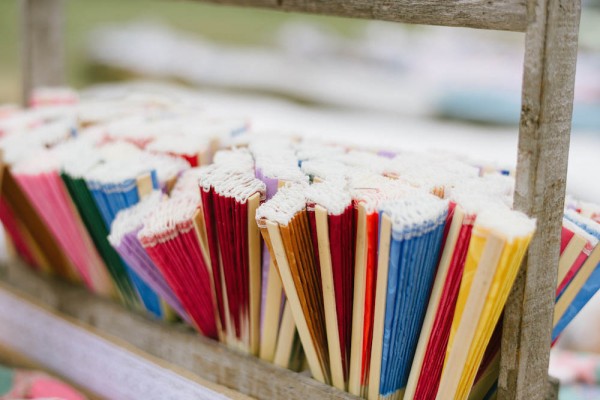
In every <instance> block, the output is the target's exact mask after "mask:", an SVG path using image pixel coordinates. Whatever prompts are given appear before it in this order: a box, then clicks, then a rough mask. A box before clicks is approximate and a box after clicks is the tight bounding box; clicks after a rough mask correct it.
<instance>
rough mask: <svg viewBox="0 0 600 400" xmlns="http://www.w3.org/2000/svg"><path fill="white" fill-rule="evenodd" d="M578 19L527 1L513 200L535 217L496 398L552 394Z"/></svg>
mask: <svg viewBox="0 0 600 400" xmlns="http://www.w3.org/2000/svg"><path fill="white" fill-rule="evenodd" d="M580 13H581V3H580V0H529V1H528V27H527V31H526V37H525V66H524V74H523V92H522V106H521V122H520V128H519V154H518V165H517V176H516V189H515V199H514V202H515V207H516V208H517V209H518V210H521V211H524V212H525V213H527V214H529V215H531V216H534V217H536V218H537V233H536V235H535V237H534V239H533V241H532V243H531V246H530V248H529V252H528V254H527V259H526V261H525V264H524V266H523V268H522V269H521V271H520V273H519V276H518V277H517V281H516V282H515V286H514V287H513V291H512V293H511V295H510V298H509V301H508V304H507V307H506V311H505V316H504V328H503V334H502V353H501V364H500V365H501V367H500V378H499V381H498V398H499V399H500V400H518V399H520V400H525V399H526V400H533V399H542V398H552V397H550V396H553V395H555V394H548V391H549V389H548V388H549V387H552V385H550V384H549V383H548V362H549V354H550V338H551V336H550V333H551V331H552V314H553V309H554V300H555V290H556V280H557V269H558V258H559V245H560V228H561V223H562V215H563V208H564V197H565V184H566V177H567V161H568V155H569V137H570V130H571V116H572V111H573V87H574V80H575V64H576V57H577V38H578V31H579V17H580ZM554 390H556V389H554Z"/></svg>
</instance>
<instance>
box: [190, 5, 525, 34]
mask: <svg viewBox="0 0 600 400" xmlns="http://www.w3.org/2000/svg"><path fill="white" fill-rule="evenodd" d="M194 1H201V2H205V3H215V4H224V5H232V6H243V7H259V8H268V9H272V10H278V11H289V12H300V13H310V14H320V15H333V16H338V17H352V18H363V19H371V20H381V21H392V22H405V23H410V24H424V25H444V26H464V27H470V28H481V29H496V30H505V31H517V32H524V31H525V29H526V28H527V7H526V5H525V4H526V3H525V1H523V0H463V1H456V0H373V1H369V0H330V1H327V0H194Z"/></svg>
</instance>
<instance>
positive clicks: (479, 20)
mask: <svg viewBox="0 0 600 400" xmlns="http://www.w3.org/2000/svg"><path fill="white" fill-rule="evenodd" d="M194 1H204V2H207V3H214V4H224V5H235V6H244V7H260V8H268V9H273V10H279V11H291V12H304V13H312V14H325V15H334V16H343V17H354V18H366V19H376V20H384V21H395V22H407V23H415V24H430V25H446V26H462V27H472V28H482V29H496V30H509V31H520V32H525V62H524V67H523V90H522V105H521V121H520V125H519V146H518V149H517V151H518V164H517V175H516V187H515V208H516V209H518V210H520V211H523V212H525V213H527V214H528V215H530V216H532V217H535V218H537V221H538V226H537V232H536V235H535V237H534V238H533V240H532V242H531V246H530V248H529V251H528V255H527V259H526V261H525V264H524V265H523V267H522V268H521V271H520V273H519V275H518V277H517V280H516V282H515V285H514V287H513V290H512V293H511V296H510V298H509V301H508V303H507V307H506V310H505V317H504V325H503V335H502V351H501V360H500V378H499V381H498V399H499V400H534V399H543V398H555V396H556V393H557V391H556V389H555V388H554V389H553V390H551V395H548V390H549V384H548V362H549V356H550V342H551V340H550V339H551V331H552V329H551V328H552V313H553V309H554V301H555V288H556V278H557V270H558V257H559V244H560V231H561V221H562V215H563V206H564V199H565V187H566V177H567V165H568V154H569V139H570V133H571V117H572V111H573V91H574V82H575V65H576V60H577V42H578V32H579V20H580V14H581V0H505V1H499V0H423V1H416V0H412V1H411V0H385V1H383V0H372V1H368V0H329V1H327V0H194ZM22 4H23V10H22V33H23V40H22V54H23V57H22V58H23V73H22V75H23V94H24V96H23V99H24V100H25V99H27V96H28V94H29V93H31V90H32V88H34V87H36V86H43V85H57V84H61V83H62V82H63V78H64V62H63V54H64V52H63V48H64V38H63V15H64V13H63V6H64V1H63V0H23V1H22ZM38 281H39V280H36V279H34V278H33V277H32V282H38ZM56 285H58V284H57V283H52V284H51V287H52V288H54V289H53V290H46V293H54V292H55V291H56V289H57V286H56ZM61 290H62V289H61ZM65 290H66V292H65V293H67V294H65V295H64V296H63V295H59V294H56V293H55V294H53V295H52V296H51V297H52V298H53V299H55V301H56V302H57V305H58V306H59V308H60V309H61V311H63V312H65V313H67V314H69V313H70V315H74V316H77V317H80V318H82V319H84V320H87V321H88V322H90V323H92V325H101V326H102V328H103V329H106V330H107V331H110V332H111V333H113V334H115V335H117V336H119V335H121V336H120V337H124V338H125V340H129V341H131V342H132V343H134V344H137V345H139V347H141V348H144V349H148V351H149V352H151V353H152V354H157V355H159V356H160V357H165V358H166V359H173V360H176V361H177V362H178V363H179V364H182V365H183V366H185V367H189V368H191V369H202V370H203V371H204V372H203V373H205V374H206V375H207V376H210V377H211V378H212V380H214V381H219V382H221V383H223V384H225V385H226V386H230V384H231V386H230V387H236V388H237V387H239V389H240V391H241V392H242V393H248V394H252V395H254V394H253V393H255V392H256V393H257V397H259V398H260V397H264V396H265V395H268V396H267V397H270V398H271V397H272V398H290V399H302V400H304V399H306V398H308V399H313V398H351V397H347V396H348V395H346V394H344V393H341V392H338V391H337V390H335V389H333V388H328V387H324V386H323V385H320V384H318V383H317V382H315V381H313V380H311V379H310V378H308V377H306V376H302V375H297V374H294V373H292V372H289V371H283V370H279V369H277V368H274V367H273V366H270V365H268V364H265V363H261V362H260V361H256V360H251V359H249V358H248V357H243V356H240V355H238V354H235V353H231V352H228V350H226V349H224V348H222V347H219V346H218V345H215V344H214V343H211V344H210V345H208V344H207V342H206V341H205V340H204V339H201V338H198V337H197V336H196V335H193V336H192V335H191V334H190V333H185V334H184V333H176V332H174V331H173V330H172V329H169V330H165V328H164V327H162V328H161V327H160V326H159V325H157V324H153V323H149V322H148V321H145V320H140V319H139V318H131V317H130V316H129V314H127V313H125V311H124V310H122V309H119V308H115V307H116V306H115V305H111V304H108V303H103V302H101V301H99V300H98V299H93V298H91V297H90V296H89V295H88V296H86V295H84V294H83V293H81V291H80V290H79V291H74V290H73V289H69V290H67V289H65ZM30 292H31V293H32V294H38V295H39V294H40V293H41V292H43V290H42V289H41V286H40V293H38V291H37V290H36V289H35V288H33V289H32V290H31V291H30ZM69 295H71V296H73V297H71V298H69V297H68V296H69ZM65 296H66V297H65ZM107 318H108V319H107ZM132 321H135V322H132ZM182 335H183V336H182ZM185 335H187V336H185ZM192 338H193V339H192ZM173 343H174V344H173ZM183 343H187V344H183ZM191 343H193V345H192V344H191ZM186 346H187V347H186ZM182 349H185V350H182ZM198 349H200V350H198ZM220 358H223V360H220ZM208 379H210V378H208ZM236 382H238V383H236ZM263 386H264V387H263ZM261 390H266V392H264V391H261Z"/></svg>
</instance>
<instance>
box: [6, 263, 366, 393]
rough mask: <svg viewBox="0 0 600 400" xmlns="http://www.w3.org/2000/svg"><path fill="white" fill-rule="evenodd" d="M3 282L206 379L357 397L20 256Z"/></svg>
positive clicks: (249, 388) (260, 389)
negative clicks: (40, 270)
mask: <svg viewBox="0 0 600 400" xmlns="http://www.w3.org/2000/svg"><path fill="white" fill-rule="evenodd" d="M2 286H4V288H11V289H10V290H12V291H15V292H16V293H19V294H21V295H22V296H26V297H30V298H32V299H35V300H37V301H39V302H41V303H42V304H44V305H45V306H46V307H47V308H49V309H51V310H53V311H55V312H57V313H60V314H63V315H65V316H67V317H71V318H74V319H76V320H78V321H81V322H83V323H84V324H86V325H89V326H90V327H93V328H96V329H97V330H98V331H100V332H102V333H105V334H108V335H111V336H113V337H116V338H118V339H120V340H122V341H124V342H126V343H127V344H129V345H131V346H133V347H135V348H136V349H139V350H141V351H143V352H145V353H148V354H150V355H152V356H155V357H158V358H159V359H161V360H164V361H166V362H169V363H171V364H173V365H175V366H178V367H181V368H183V369H185V370H187V371H190V372H191V373H193V374H195V375H197V376H199V377H200V378H202V379H205V380H206V381H209V382H213V383H216V384H218V385H222V386H225V387H227V388H230V389H233V390H234V391H236V392H239V393H242V394H244V395H248V396H250V397H253V398H255V399H265V400H267V399H290V400H307V399H337V400H356V399H358V398H357V397H355V396H353V395H351V394H349V393H345V392H342V391H340V390H337V389H335V388H334V387H332V386H327V385H324V384H322V383H319V382H317V381H316V380H314V379H312V378H311V377H310V376H308V375H307V374H302V373H296V372H293V371H290V370H287V369H283V368H280V367H277V366H275V365H272V364H269V363H266V362H264V361H262V360H259V359H258V358H256V357H252V356H249V355H245V354H241V353H238V352H235V351H233V350H230V349H229V348H227V347H225V346H224V345H222V344H220V343H218V342H216V341H213V340H210V339H207V338H205V337H202V336H200V335H199V334H198V333H196V332H194V331H193V330H192V329H191V328H190V327H187V326H184V325H181V324H179V325H172V324H165V323H163V322H160V321H153V320H151V319H149V318H147V317H145V316H143V315H138V314H135V313H132V312H130V311H128V310H126V309H125V308H123V307H122V306H120V305H119V304H116V303H114V302H113V301H109V300H106V299H102V298H99V297H97V296H95V295H92V294H90V293H89V292H88V291H86V290H85V289H84V288H82V287H77V286H73V285H70V284H68V283H65V282H62V281H58V280H55V279H50V278H47V277H43V276H40V275H38V274H36V273H34V272H33V271H31V269H30V268H29V267H28V266H26V265H24V264H23V263H21V262H11V263H10V264H7V265H5V266H3V267H2V274H1V275H0V289H1V288H2Z"/></svg>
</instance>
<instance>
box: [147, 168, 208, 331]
mask: <svg viewBox="0 0 600 400" xmlns="http://www.w3.org/2000/svg"><path fill="white" fill-rule="evenodd" d="M196 172H197V171H195V170H189V171H187V172H186V173H185V174H184V176H185V175H193V174H194V173H196ZM179 185H180V182H178V184H177V185H176V187H175V189H174V190H173V196H172V197H171V198H170V199H168V200H167V201H165V202H163V203H161V204H160V206H159V207H158V208H157V209H156V210H155V211H154V212H153V213H152V214H150V216H149V217H148V219H147V220H146V222H145V225H144V227H143V228H142V230H141V231H140V233H139V235H138V237H139V239H140V241H141V243H142V245H143V246H144V248H145V249H146V252H147V253H148V255H149V256H150V258H151V259H152V261H153V262H154V263H155V264H156V266H157V267H158V268H159V269H160V271H161V272H162V273H163V276H164V277H165V279H166V281H167V283H168V284H169V285H170V286H171V288H172V289H173V291H174V292H175V295H176V296H177V297H178V298H179V300H180V302H181V304H182V305H183V307H184V308H185V309H186V311H187V312H188V314H189V315H190V317H191V319H192V320H193V322H194V324H195V325H196V327H197V328H198V330H199V331H200V332H201V333H202V334H204V335H205V336H208V337H210V338H214V339H216V338H217V337H218V331H217V324H216V321H215V302H214V294H213V287H212V273H211V271H210V269H209V268H208V266H207V265H206V263H205V261H204V256H203V254H202V251H201V248H200V244H199V242H198V238H197V235H196V231H195V229H194V222H193V216H194V214H195V213H196V211H197V208H198V205H199V200H200V199H199V196H198V193H197V191H189V190H187V191H185V190H178V187H177V186H179Z"/></svg>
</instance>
